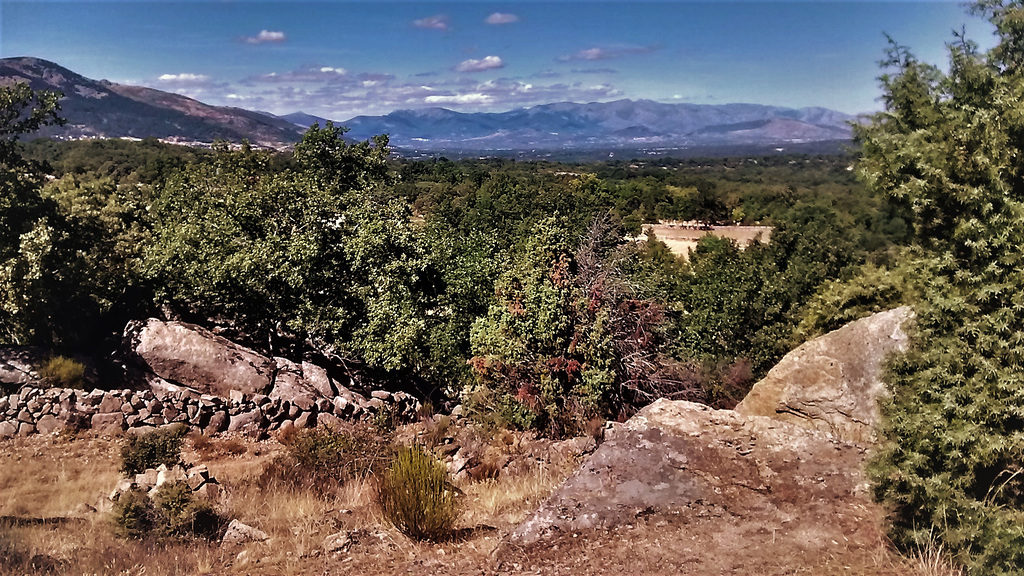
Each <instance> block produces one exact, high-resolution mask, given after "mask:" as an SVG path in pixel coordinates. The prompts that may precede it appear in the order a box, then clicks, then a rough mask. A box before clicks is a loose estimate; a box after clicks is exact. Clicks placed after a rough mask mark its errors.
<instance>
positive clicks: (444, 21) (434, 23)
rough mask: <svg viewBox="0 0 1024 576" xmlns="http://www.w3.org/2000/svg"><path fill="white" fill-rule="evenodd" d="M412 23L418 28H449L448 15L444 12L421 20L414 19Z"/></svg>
mask: <svg viewBox="0 0 1024 576" xmlns="http://www.w3.org/2000/svg"><path fill="white" fill-rule="evenodd" d="M412 25H413V26H415V27H417V28H424V29H427V30H447V29H448V17H447V16H445V15H444V14H438V15H437V16H428V17H426V18H420V19H419V20H413V22H412Z"/></svg>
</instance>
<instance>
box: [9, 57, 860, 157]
mask: <svg viewBox="0 0 1024 576" xmlns="http://www.w3.org/2000/svg"><path fill="white" fill-rule="evenodd" d="M12 81H24V82H28V83H29V85H30V86H31V87H32V88H33V89H47V90H60V91H61V92H63V93H64V98H63V99H62V100H61V107H62V111H61V114H62V116H64V117H65V118H67V119H68V123H67V124H66V125H65V126H63V127H55V126H54V127H47V128H45V129H44V130H42V131H40V133H39V135H40V136H49V137H60V138H90V137H96V138H119V137H128V138H146V137H156V138H161V139H165V140H171V141H179V142H184V143H193V144H196V143H210V142H213V141H214V140H217V139H222V140H228V141H234V142H238V141H241V140H243V139H244V140H248V141H250V142H252V143H253V144H255V145H259V146H267V147H274V148H282V147H286V146H289V145H292V144H294V143H295V142H297V141H298V140H299V139H301V137H302V134H303V132H304V131H305V130H306V129H307V128H308V127H309V126H310V125H312V124H313V123H320V124H325V123H326V122H327V121H328V120H327V119H325V118H322V117H319V116H315V115H312V114H307V113H304V112H293V113H291V114H286V115H281V116H278V115H274V114H270V113H267V112H259V111H251V110H246V109H243V108H234V107H226V106H212V105H208V104H204V103H202V102H200V101H198V100H195V99H192V98H189V97H186V96H182V95H180V94H175V93H171V92H164V91H161V90H157V89H154V88H148V87H145V86H137V85H125V84H117V83H114V82H110V81H107V80H92V79H89V78H86V77H84V76H82V75H80V74H77V73H75V72H73V71H71V70H69V69H67V68H64V67H62V66H60V65H58V64H55V63H53V62H49V61H46V60H43V59H40V58H32V57H19V58H3V59H0V83H2V82H12ZM854 121H856V117H854V116H851V115H849V114H845V113H843V112H838V111H835V110H830V109H828V108H822V107H807V108H786V107H781V106H768V105H761V104H745V103H729V104H689V103H671V104H668V103H662V102H656V101H653V100H644V99H641V100H628V99H621V100H615V101H611V102H589V103H573V102H552V103H548V104H539V105H536V106H532V107H529V108H517V109H513V110H508V111H505V112H458V111H454V110H449V109H447V108H441V107H432V108H421V109H406V110H395V111H393V112H391V113H389V114H385V115H382V116H365V115H363V116H355V117H352V118H349V119H348V120H343V121H340V122H338V121H335V122H334V124H336V125H338V126H345V127H346V128H348V129H349V132H348V134H347V135H346V136H347V138H349V139H354V140H366V139H369V138H371V137H373V136H375V135H377V134H388V135H389V136H390V142H391V145H392V146H393V147H395V148H398V149H401V150H404V151H412V152H428V153H443V152H460V151H461V152H483V153H487V152H502V151H539V150H558V151H574V150H575V151H585V150H600V149H634V150H639V149H673V148H675V149H682V148H701V147H723V146H725V147H729V146H774V145H790V144H805V143H816V142H841V141H849V140H850V138H851V134H852V130H851V126H850V125H851V123H852V122H854Z"/></svg>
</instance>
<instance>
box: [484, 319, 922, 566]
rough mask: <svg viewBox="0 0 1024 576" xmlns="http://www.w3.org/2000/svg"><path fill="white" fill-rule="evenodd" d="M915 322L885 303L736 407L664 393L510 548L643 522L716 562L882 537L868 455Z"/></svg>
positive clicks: (788, 364) (619, 431)
mask: <svg viewBox="0 0 1024 576" xmlns="http://www.w3.org/2000/svg"><path fill="white" fill-rule="evenodd" d="M911 317H912V314H911V313H910V311H909V310H907V309H899V310H894V311H890V312H884V313H881V314H876V315H874V316H872V317H870V318H866V319H863V320H860V321H858V322H855V323H853V324H851V325H849V326H847V327H845V328H842V329H840V330H838V331H836V332H833V333H830V334H828V335H825V336H823V337H822V338H820V339H818V340H815V341H812V342H808V343H807V344H805V345H804V346H802V347H800V348H799V349H798V350H796V351H794V352H793V353H792V354H791V355H789V356H787V357H786V358H785V359H783V360H782V361H781V362H780V363H779V366H778V367H777V368H776V369H773V370H772V373H771V375H770V376H769V377H768V378H766V379H765V381H763V382H762V383H759V384H758V386H759V387H760V388H759V389H758V390H757V395H756V397H753V398H751V400H750V402H747V400H744V402H743V403H741V408H740V409H737V410H714V409H711V408H708V407H707V406H703V405H699V404H694V403H690V402H683V401H668V400H659V401H657V402H655V403H654V404H652V405H650V406H647V407H646V408H644V409H643V410H641V411H640V412H639V413H637V414H636V415H635V416H634V417H633V418H631V419H630V420H629V421H627V422H626V423H624V424H619V425H613V426H612V427H611V428H610V429H609V430H608V431H607V432H606V436H605V441H604V443H603V444H602V445H601V446H600V447H599V448H598V449H597V450H596V451H595V452H594V454H593V455H592V456H591V457H590V458H589V459H588V460H587V461H586V462H585V463H584V465H583V466H582V467H581V468H580V469H579V470H577V471H576V472H575V473H574V474H573V475H572V476H571V477H570V478H569V479H568V480H566V482H565V483H564V484H563V485H562V486H561V487H560V488H558V489H557V490H556V491H555V493H554V494H553V495H552V496H551V497H550V498H549V499H548V500H547V502H545V503H544V504H543V505H542V506H541V507H540V509H538V510H537V511H536V512H535V513H534V514H533V515H532V516H531V517H530V518H528V519H527V520H526V521H525V522H524V523H523V524H521V525H520V526H519V527H517V528H516V529H515V530H514V531H513V532H512V534H511V535H510V536H509V537H508V539H507V540H506V543H505V546H504V548H503V550H505V551H506V552H507V551H508V550H510V549H521V548H522V547H525V546H530V545H534V544H538V543H540V542H543V541H547V539H552V538H557V537H558V536H559V535H568V534H575V533H577V532H579V531H584V530H613V529H614V530H618V529H619V527H621V526H625V525H629V526H632V525H633V524H635V523H637V522H640V521H641V520H642V519H645V518H647V519H649V518H659V519H661V520H659V521H658V525H659V526H661V525H662V524H668V523H671V524H672V525H674V526H681V527H682V528H679V530H680V531H681V532H680V534H681V535H685V538H686V540H687V542H686V544H687V545H693V546H694V550H695V554H697V555H698V556H699V555H704V556H707V557H708V558H712V557H716V558H730V557H733V556H735V557H737V558H740V557H743V556H744V555H746V554H747V552H748V551H749V550H751V549H754V550H772V549H776V548H778V549H785V550H787V551H794V550H795V551H797V552H798V553H799V554H807V558H821V557H828V556H829V555H831V554H839V553H840V551H841V550H849V549H861V550H863V549H869V548H871V547H877V546H879V542H880V541H881V536H880V531H879V530H872V529H870V527H871V526H876V525H878V520H879V519H880V518H882V517H883V516H884V514H883V513H882V511H881V510H880V509H879V508H878V507H877V506H876V505H875V504H874V502H873V500H872V498H871V496H870V494H869V485H868V482H867V478H866V476H865V473H864V462H865V459H866V455H867V452H868V450H869V449H870V447H871V440H872V438H873V437H874V428H873V427H874V425H875V424H876V423H877V422H878V413H877V408H876V407H875V405H874V403H875V402H876V400H877V398H878V397H879V396H880V395H882V394H884V393H885V392H884V390H885V389H884V386H883V385H882V383H881V379H880V375H881V366H882V363H883V362H884V360H885V357H886V356H887V355H888V354H889V353H891V352H893V351H897V350H903V349H904V348H905V346H906V341H907V339H906V335H905V333H904V332H903V331H902V329H901V325H902V324H903V323H905V322H907V321H908V320H909V319H910V318H911ZM787 374H788V375H792V376H793V379H792V380H789V381H787V380H785V376H786V375H787ZM752 396H753V393H752ZM794 412H799V413H801V414H804V415H803V416H798V415H794ZM811 414H814V416H810V415H811ZM666 529H667V528H666Z"/></svg>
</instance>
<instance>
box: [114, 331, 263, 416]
mask: <svg viewBox="0 0 1024 576" xmlns="http://www.w3.org/2000/svg"><path fill="white" fill-rule="evenodd" d="M125 341H126V343H127V345H128V347H129V352H130V353H131V354H132V355H134V356H135V357H136V358H138V359H139V360H140V362H141V363H142V364H143V365H144V366H145V367H146V368H148V369H149V370H150V371H151V372H153V373H154V374H156V375H157V376H159V377H160V378H162V379H164V380H166V381H168V382H171V383H173V384H178V385H181V386H186V387H188V388H192V389H194V390H197V391H199V392H200V393H202V394H212V395H215V396H220V397H222V398H227V397H228V395H229V393H230V392H231V391H232V390H237V391H240V392H243V393H246V394H262V393H266V392H267V391H269V390H270V387H271V385H272V384H273V379H274V372H275V370H276V365H275V364H274V361H273V360H271V359H270V358H267V357H266V356H263V355H261V354H258V353H257V352H255V351H253V350H250V349H249V348H246V347H244V346H239V345H238V344H235V343H233V342H231V341H230V340H228V339H226V338H223V337H221V336H218V335H216V334H214V333H213V332H210V331H209V330H206V329H205V328H202V327H200V326H195V325H193V324H187V323H184V322H165V321H162V320H157V319H155V318H151V319H149V320H146V321H145V322H132V323H130V324H129V325H128V326H127V327H126V328H125Z"/></svg>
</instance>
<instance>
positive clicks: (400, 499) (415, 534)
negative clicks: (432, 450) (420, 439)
mask: <svg viewBox="0 0 1024 576" xmlns="http://www.w3.org/2000/svg"><path fill="white" fill-rule="evenodd" d="M380 507H381V511H382V512H383V513H384V517H385V518H387V519H388V521H389V522H391V523H392V524H394V526H395V528H398V530H399V531H401V532H402V533H403V534H405V535H406V536H408V537H410V538H413V539H415V540H432V541H437V540H442V539H444V538H446V537H449V536H450V535H451V533H452V531H453V529H454V528H455V522H456V521H457V520H458V517H459V498H458V493H457V492H456V489H455V487H454V486H452V484H451V482H449V480H448V470H447V469H446V468H445V465H444V463H442V462H440V461H438V460H437V459H436V458H434V457H433V456H431V455H430V454H427V453H426V452H425V451H423V450H422V449H421V448H418V447H413V448H406V449H403V450H400V451H399V452H398V453H397V454H396V455H395V459H394V461H393V462H392V463H391V466H390V467H389V468H388V470H387V472H385V473H384V476H383V477H382V478H381V482H380Z"/></svg>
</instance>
